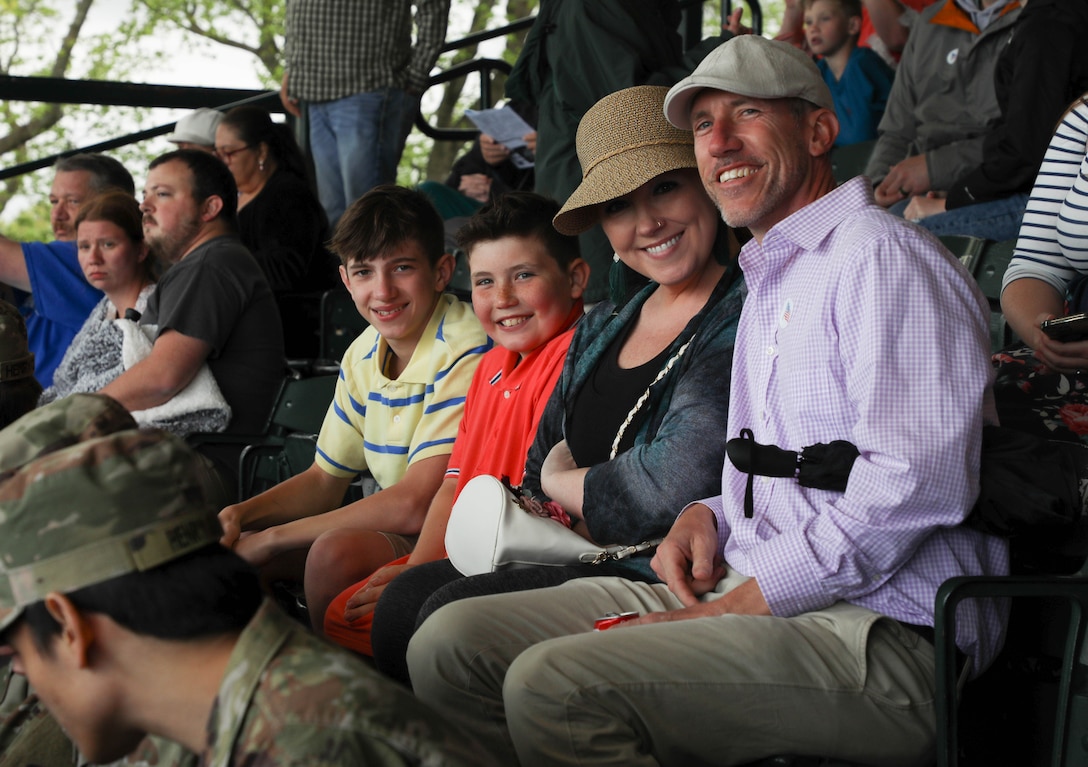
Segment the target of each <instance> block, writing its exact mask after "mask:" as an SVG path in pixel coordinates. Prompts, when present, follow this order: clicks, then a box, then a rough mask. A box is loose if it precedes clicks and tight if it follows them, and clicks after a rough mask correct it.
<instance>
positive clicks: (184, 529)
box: [0, 511, 223, 605]
mask: <svg viewBox="0 0 1088 767" xmlns="http://www.w3.org/2000/svg"><path fill="white" fill-rule="evenodd" d="M222 535H223V530H222V528H221V527H220V526H219V521H218V520H217V519H216V517H215V516H214V515H209V514H208V513H207V511H199V512H195V513H192V514H188V515H186V516H183V517H178V518H174V519H171V520H169V521H168V522H156V523H155V524H152V525H149V526H147V527H145V528H142V529H139V530H133V531H132V532H129V533H124V534H122V535H118V536H117V537H115V538H109V539H106V540H104V541H97V542H95V543H91V544H88V545H86V546H83V547H82V548H79V549H76V550H73V551H70V552H67V553H65V554H62V555H61V556H58V557H53V558H52V559H46V560H43V561H41V562H35V563H34V564H30V565H25V566H23V567H13V568H11V569H8V570H6V571H2V572H0V578H4V577H7V579H8V582H9V589H10V593H11V595H12V597H13V598H14V600H15V603H16V604H18V605H29V604H33V603H35V602H37V601H39V600H41V599H43V598H44V597H45V595H46V594H48V593H49V592H51V591H60V592H65V591H72V590H74V589H77V588H82V587H83V586H87V585H89V583H88V581H90V582H95V583H97V582H101V581H108V580H109V579H110V578H116V577H117V576H119V575H125V574H126V573H131V572H143V571H144V570H150V569H151V568H153V567H158V566H159V565H161V564H163V563H165V562H169V561H171V560H173V559H177V558H178V557H181V556H184V555H185V554H188V553H189V552H190V551H195V550H196V549H199V548H201V547H203V546H207V545H208V544H209V543H214V542H215V541H218V540H219V538H220V537H221V536H222Z"/></svg>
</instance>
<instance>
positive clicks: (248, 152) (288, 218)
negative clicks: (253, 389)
mask: <svg viewBox="0 0 1088 767" xmlns="http://www.w3.org/2000/svg"><path fill="white" fill-rule="evenodd" d="M215 153H216V154H217V155H218V156H219V159H221V160H222V161H223V162H224V163H226V165H227V167H228V168H230V172H231V174H232V175H233V176H234V181H235V183H236V184H237V185H238V234H239V236H240V237H241V239H242V242H243V243H244V244H245V246H246V247H247V248H249V250H250V251H251V252H252V253H253V255H254V257H255V258H256V259H257V263H259V264H260V265H261V269H262V271H264V274H265V277H266V278H267V279H268V282H269V284H270V285H271V287H272V292H273V293H274V294H275V296H276V302H277V303H278V304H279V308H280V317H281V319H282V321H283V330H284V343H285V346H286V351H287V356H288V357H316V356H317V354H316V339H317V336H316V328H317V325H316V320H317V315H316V300H312V301H305V300H303V298H302V295H304V294H311V297H315V296H314V295H313V294H316V293H318V292H320V291H323V290H327V289H328V288H330V287H333V286H334V285H335V284H336V279H335V277H336V263H335V262H334V260H333V259H332V257H331V256H330V254H329V253H328V251H326V250H325V245H324V243H325V241H326V240H327V239H328V224H327V222H326V219H325V211H324V209H322V207H321V203H320V202H319V201H318V199H317V193H316V192H315V191H314V189H313V186H312V184H311V183H310V180H309V175H308V173H307V170H306V162H305V158H304V157H303V156H302V151H301V150H300V149H299V147H298V143H297V142H296V141H295V139H294V136H293V135H292V134H291V130H290V128H289V127H288V126H287V125H285V124H283V123H274V122H272V120H271V118H270V117H269V116H268V113H267V112H266V111H265V110H263V109H260V108H258V107H252V106H246V107H237V108H235V109H232V110H231V111H229V112H227V114H226V116H224V117H223V120H222V121H221V122H220V123H219V127H218V128H216V131H215Z"/></svg>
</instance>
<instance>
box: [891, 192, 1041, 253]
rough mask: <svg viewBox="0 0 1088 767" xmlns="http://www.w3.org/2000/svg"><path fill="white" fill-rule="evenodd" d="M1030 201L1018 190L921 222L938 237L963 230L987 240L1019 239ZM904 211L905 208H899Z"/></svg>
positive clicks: (971, 235)
mask: <svg viewBox="0 0 1088 767" xmlns="http://www.w3.org/2000/svg"><path fill="white" fill-rule="evenodd" d="M1027 205H1028V196H1027V195H1026V194H1014V195H1012V196H1011V197H1003V198H1001V199H1000V200H991V201H990V202H980V203H978V204H977V205H966V206H964V207H962V208H955V209H953V210H949V211H946V212H944V213H938V214H937V215H935V216H929V217H928V218H923V219H922V220H921V221H919V222H918V225H919V226H921V227H923V228H925V229H928V230H929V231H931V232H933V233H934V234H935V235H937V236H938V237H942V236H944V235H946V234H961V235H966V236H970V237H981V238H982V239H984V240H997V241H999V242H1000V241H1001V240H1015V239H1016V237H1017V235H1018V234H1019V233H1020V222H1021V221H1022V220H1023V219H1024V209H1025V208H1026V207H1027ZM892 210H893V212H898V213H899V215H902V211H895V207H894V206H893V207H892Z"/></svg>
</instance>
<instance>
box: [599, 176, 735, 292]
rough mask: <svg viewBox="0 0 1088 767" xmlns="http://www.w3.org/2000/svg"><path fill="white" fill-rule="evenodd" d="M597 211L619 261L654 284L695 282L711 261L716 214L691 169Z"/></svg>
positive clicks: (656, 181) (651, 182)
mask: <svg viewBox="0 0 1088 767" xmlns="http://www.w3.org/2000/svg"><path fill="white" fill-rule="evenodd" d="M600 212H601V228H602V229H604V233H605V235H607V237H608V241H609V242H610V243H611V244H612V248H613V249H614V250H615V251H616V254H617V255H618V256H619V257H620V259H621V260H622V261H623V262H624V263H625V264H627V266H629V267H631V268H632V269H634V270H635V271H636V272H638V273H639V274H641V275H643V276H644V277H648V278H649V279H651V280H653V281H654V282H656V283H658V284H659V285H667V286H674V285H676V286H678V285H682V284H683V283H685V282H689V281H698V279H699V278H700V277H701V276H702V274H703V271H704V270H705V268H706V266H707V264H708V263H709V262H710V261H712V251H713V248H714V239H715V237H716V236H717V233H718V222H719V215H718V211H717V209H715V207H714V204H713V203H712V202H711V200H710V198H709V197H707V195H706V191H705V190H704V189H703V185H702V182H701V181H700V180H699V173H698V171H696V170H695V169H694V168H682V169H680V170H672V171H668V172H667V173H662V174H661V175H659V176H656V177H654V178H652V179H650V180H649V181H647V182H646V183H645V184H643V185H642V186H640V187H639V188H638V189H635V190H634V191H633V192H631V193H629V194H625V195H623V196H622V197H617V198H616V199H614V200H609V201H608V202H603V203H601V205H600Z"/></svg>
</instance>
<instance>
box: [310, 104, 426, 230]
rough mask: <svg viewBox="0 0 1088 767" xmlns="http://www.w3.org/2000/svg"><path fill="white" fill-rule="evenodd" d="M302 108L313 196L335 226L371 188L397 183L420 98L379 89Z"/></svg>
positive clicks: (330, 222)
mask: <svg viewBox="0 0 1088 767" xmlns="http://www.w3.org/2000/svg"><path fill="white" fill-rule="evenodd" d="M306 106H307V109H308V114H309V120H310V151H311V153H312V154H313V158H314V171H315V173H316V175H317V194H318V197H320V198H321V205H322V207H324V208H325V213H326V214H327V215H328V217H329V225H330V226H332V227H335V226H336V222H337V221H339V220H340V216H341V215H343V213H344V211H345V210H346V209H347V207H348V205H350V204H351V203H352V202H354V201H355V200H357V199H358V198H359V197H361V196H362V195H363V194H364V193H365V192H367V191H368V190H369V189H371V188H373V187H375V186H378V185H379V184H393V183H396V181H397V164H398V163H399V162H400V155H401V153H402V152H403V151H404V142H405V140H406V139H407V138H408V133H409V131H410V130H411V129H412V120H413V119H414V118H415V115H416V111H417V110H418V108H419V100H418V98H416V97H413V96H411V95H409V94H408V93H406V92H405V91H403V90H400V89H399V88H382V89H381V90H376V91H368V92H366V93H356V94H354V95H352V96H345V97H344V98H342V99H336V100H334V101H319V102H309V103H308V104H307V105H306Z"/></svg>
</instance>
